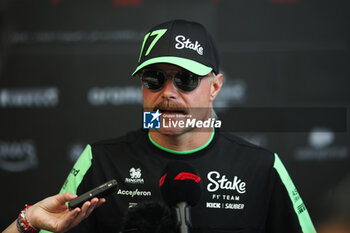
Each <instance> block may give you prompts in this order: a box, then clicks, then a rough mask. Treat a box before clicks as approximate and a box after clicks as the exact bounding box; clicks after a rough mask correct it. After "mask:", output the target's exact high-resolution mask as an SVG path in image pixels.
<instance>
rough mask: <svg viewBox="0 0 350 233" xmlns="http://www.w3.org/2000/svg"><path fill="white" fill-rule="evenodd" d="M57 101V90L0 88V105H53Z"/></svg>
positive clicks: (49, 88) (55, 104) (51, 88)
mask: <svg viewBox="0 0 350 233" xmlns="http://www.w3.org/2000/svg"><path fill="white" fill-rule="evenodd" d="M58 102H59V91H58V89H57V88H55V87H47V88H4V89H0V107H3V108H6V107H55V106H57V105H58Z"/></svg>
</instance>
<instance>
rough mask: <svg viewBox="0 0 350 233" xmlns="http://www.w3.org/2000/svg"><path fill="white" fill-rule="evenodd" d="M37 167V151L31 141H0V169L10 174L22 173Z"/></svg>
mask: <svg viewBox="0 0 350 233" xmlns="http://www.w3.org/2000/svg"><path fill="white" fill-rule="evenodd" d="M38 165H39V161H38V158H37V151H36V148H35V145H34V143H33V142H32V141H31V140H27V141H18V142H17V141H12V142H11V141H0V168H1V169H2V170H5V171H10V172H22V171H26V170H29V169H33V168H35V167H37V166H38Z"/></svg>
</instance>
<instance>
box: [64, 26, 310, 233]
mask: <svg viewBox="0 0 350 233" xmlns="http://www.w3.org/2000/svg"><path fill="white" fill-rule="evenodd" d="M133 76H138V77H140V80H141V82H142V92H143V107H144V110H145V111H149V110H151V111H155V113H152V114H153V117H152V118H154V119H151V121H152V120H153V121H154V120H156V119H158V117H159V114H162V119H163V122H164V123H167V124H168V123H169V124H170V125H168V127H165V125H163V126H164V127H160V128H155V129H149V130H141V129H140V130H137V131H135V132H130V133H128V134H127V135H125V136H123V137H120V138H117V139H112V140H107V141H103V142H99V143H95V144H92V145H88V146H87V147H86V149H85V150H84V152H83V153H82V155H81V156H80V158H79V160H78V161H77V162H76V164H75V165H74V168H73V169H74V171H75V172H72V173H71V174H69V176H68V178H67V180H66V182H65V184H64V185H63V187H62V190H61V192H72V193H74V194H78V195H80V194H82V193H84V192H86V191H87V190H90V189H92V188H94V187H96V186H98V185H100V184H102V183H104V182H106V181H107V180H110V179H113V178H114V179H116V180H117V181H118V191H117V192H116V193H115V194H113V196H112V197H111V198H109V199H107V203H106V204H104V205H102V206H101V207H99V208H98V209H96V210H95V211H94V212H93V213H92V214H91V215H90V216H89V217H88V218H87V219H86V220H84V221H83V222H81V223H80V224H79V225H78V226H77V227H75V228H73V229H72V230H73V231H75V232H103V233H106V232H118V231H119V230H120V228H121V225H122V222H123V217H124V214H125V213H126V212H127V209H128V208H129V207H131V206H135V205H137V203H142V202H146V201H161V200H162V198H161V195H160V191H159V188H158V181H159V178H160V175H161V172H162V170H163V168H164V167H165V166H166V165H167V164H168V163H169V162H170V161H174V160H181V161H184V162H187V163H190V164H191V165H192V166H193V167H195V168H196V169H197V170H198V172H199V174H201V178H202V182H203V191H202V196H201V200H200V202H199V204H198V205H197V206H195V207H194V208H193V209H192V224H193V228H192V230H191V231H192V232H276V233H281V232H283V233H285V232H308V233H309V232H315V229H314V227H313V225H312V222H311V220H310V217H309V215H308V212H307V210H306V207H305V205H304V204H303V202H302V200H301V198H300V196H299V194H298V192H297V190H296V188H295V187H294V185H293V182H292V181H291V179H290V178H289V175H288V173H287V171H286V170H285V168H284V166H283V164H282V162H281V161H280V159H279V157H278V156H277V154H273V153H271V152H269V151H268V150H266V149H263V148H260V147H257V146H255V145H252V144H250V143H248V142H245V141H243V140H241V139H239V138H237V137H235V136H233V135H231V134H229V133H226V132H223V131H222V130H220V129H216V128H215V127H213V125H212V124H211V125H210V126H209V127H202V126H203V124H198V125H197V124H195V125H194V124H192V125H191V124H190V125H186V126H185V127H184V125H180V123H176V122H180V120H181V119H182V118H184V119H189V120H191V122H192V120H193V119H195V120H197V121H202V122H204V121H206V120H208V119H209V120H210V119H211V117H215V114H214V113H213V111H212V106H213V105H212V104H213V101H214V99H215V97H216V96H217V94H218V93H219V91H220V89H221V86H222V79H223V75H222V74H221V73H220V72H219V61H218V54H217V50H216V47H215V44H214V41H213V40H212V38H211V36H210V35H209V34H208V32H207V31H206V29H205V28H204V27H203V26H202V25H200V24H198V23H194V22H188V21H184V20H174V21H169V22H166V23H163V24H160V25H158V26H156V27H154V28H152V29H151V30H150V31H149V32H148V33H147V34H146V36H145V38H144V41H143V43H142V48H141V52H140V56H139V61H138V66H137V68H136V70H135V71H134V72H133ZM174 122H175V123H174Z"/></svg>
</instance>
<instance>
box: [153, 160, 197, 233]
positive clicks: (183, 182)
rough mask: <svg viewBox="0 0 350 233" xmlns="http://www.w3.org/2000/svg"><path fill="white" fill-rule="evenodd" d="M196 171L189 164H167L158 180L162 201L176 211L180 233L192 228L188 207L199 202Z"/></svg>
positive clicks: (185, 232) (178, 162)
mask: <svg viewBox="0 0 350 233" xmlns="http://www.w3.org/2000/svg"><path fill="white" fill-rule="evenodd" d="M200 181H201V178H200V177H199V175H198V173H197V172H196V170H195V169H194V168H193V167H192V166H191V165H189V164H187V163H184V162H180V161H176V162H171V163H169V164H168V165H167V166H166V167H165V169H164V171H163V174H162V176H161V178H160V180H159V187H160V191H161V194H162V196H163V199H164V201H165V202H166V203H167V204H168V205H169V206H171V207H174V208H175V210H176V215H177V219H178V224H179V226H180V231H181V233H188V232H189V228H190V227H191V226H192V223H191V218H190V207H191V206H194V205H196V204H197V203H198V202H199V199H200V196H201V192H202V182H200Z"/></svg>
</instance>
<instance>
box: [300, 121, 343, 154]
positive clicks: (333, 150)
mask: <svg viewBox="0 0 350 233" xmlns="http://www.w3.org/2000/svg"><path fill="white" fill-rule="evenodd" d="M294 157H295V159H296V160H298V161H307V160H310V161H328V160H346V159H347V158H348V157H349V148H348V146H347V145H339V143H338V142H337V141H336V134H335V133H334V132H333V131H331V130H329V129H326V128H314V129H313V130H311V132H310V133H309V136H308V146H305V147H300V148H298V149H296V150H295V153H294Z"/></svg>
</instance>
